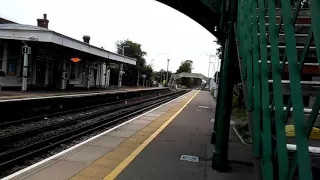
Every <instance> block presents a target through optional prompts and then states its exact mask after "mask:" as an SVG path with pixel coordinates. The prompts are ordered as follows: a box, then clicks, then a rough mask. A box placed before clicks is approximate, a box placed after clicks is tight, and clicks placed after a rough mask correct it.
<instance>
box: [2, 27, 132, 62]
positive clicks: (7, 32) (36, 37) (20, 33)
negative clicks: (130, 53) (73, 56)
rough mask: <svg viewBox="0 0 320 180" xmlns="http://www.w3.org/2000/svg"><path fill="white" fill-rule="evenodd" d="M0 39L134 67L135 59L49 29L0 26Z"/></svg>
mask: <svg viewBox="0 0 320 180" xmlns="http://www.w3.org/2000/svg"><path fill="white" fill-rule="evenodd" d="M0 39H11V40H21V41H26V42H28V41H33V42H47V43H54V44H57V45H61V46H64V47H68V48H71V49H75V50H78V51H82V52H86V53H88V54H92V55H96V56H99V57H103V58H107V59H110V60H114V61H118V62H122V63H127V64H132V65H136V59H134V58H131V57H127V56H123V55H120V54H117V53H113V52H110V51H107V50H105V49H102V48H98V47H96V46H93V45H91V44H88V43H85V42H82V41H79V40H76V39H73V38H71V37H68V36H65V35H62V34H59V33H57V32H55V31H52V30H50V29H46V28H42V27H38V26H31V25H23V24H0Z"/></svg>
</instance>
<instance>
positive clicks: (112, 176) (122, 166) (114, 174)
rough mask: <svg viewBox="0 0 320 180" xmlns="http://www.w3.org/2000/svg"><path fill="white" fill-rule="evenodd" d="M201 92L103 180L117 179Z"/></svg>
mask: <svg viewBox="0 0 320 180" xmlns="http://www.w3.org/2000/svg"><path fill="white" fill-rule="evenodd" d="M199 92H200V90H198V92H197V93H196V94H195V95H193V96H192V97H191V98H190V99H189V101H188V102H187V103H186V104H184V105H183V106H182V107H181V108H180V109H179V110H178V111H177V112H176V113H175V114H174V115H173V116H171V117H170V119H168V120H167V121H166V122H165V123H164V124H162V126H160V128H159V129H158V130H156V131H155V132H154V133H153V134H152V135H151V136H150V137H149V138H148V139H147V140H145V141H144V142H143V143H142V144H141V145H140V146H139V147H137V148H136V149H135V150H134V151H133V152H132V153H131V154H130V155H129V156H128V157H127V158H126V159H125V160H123V161H122V162H121V163H120V164H119V165H118V166H117V167H116V168H115V169H114V170H113V171H112V172H111V173H109V174H108V175H107V176H106V177H105V178H104V179H103V180H112V179H115V178H116V177H117V176H118V175H119V174H120V173H121V172H122V171H123V170H124V169H125V168H126V167H127V166H128V165H129V164H130V162H131V161H133V160H134V158H136V157H137V156H138V154H140V152H141V151H142V150H143V149H144V148H145V147H146V146H147V145H148V144H149V143H150V142H151V141H152V140H153V139H154V138H155V137H157V136H158V135H159V134H160V132H161V131H162V130H163V129H164V128H166V127H167V126H168V125H169V123H170V122H171V121H172V120H173V119H174V118H175V117H177V116H178V114H180V113H181V111H182V110H183V109H184V108H185V107H186V106H187V105H188V104H189V103H190V102H191V100H192V99H193V98H194V97H196V95H197V94H198V93H199Z"/></svg>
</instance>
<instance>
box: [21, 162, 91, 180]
mask: <svg viewBox="0 0 320 180" xmlns="http://www.w3.org/2000/svg"><path fill="white" fill-rule="evenodd" d="M86 166H87V164H86V163H79V162H72V161H64V160H61V161H58V162H57V163H55V164H53V165H51V166H49V167H47V168H45V169H43V170H41V171H38V172H37V173H36V174H33V175H31V176H29V177H27V178H26V179H25V180H66V179H69V178H70V177H72V176H73V175H74V174H76V173H77V172H78V171H80V170H81V169H83V168H85V167H86Z"/></svg>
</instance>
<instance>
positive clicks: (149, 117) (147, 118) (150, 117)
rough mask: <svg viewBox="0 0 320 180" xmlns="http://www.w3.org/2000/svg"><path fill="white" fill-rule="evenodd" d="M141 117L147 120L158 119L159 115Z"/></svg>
mask: <svg viewBox="0 0 320 180" xmlns="http://www.w3.org/2000/svg"><path fill="white" fill-rule="evenodd" d="M139 119H141V120H146V121H153V120H155V119H157V117H154V116H141V117H139Z"/></svg>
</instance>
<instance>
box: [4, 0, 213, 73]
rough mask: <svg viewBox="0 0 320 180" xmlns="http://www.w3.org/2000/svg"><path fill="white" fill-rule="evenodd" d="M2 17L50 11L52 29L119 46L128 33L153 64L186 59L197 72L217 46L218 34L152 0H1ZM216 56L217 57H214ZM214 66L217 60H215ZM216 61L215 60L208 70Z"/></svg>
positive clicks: (29, 18) (31, 20)
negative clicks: (119, 41)
mask: <svg viewBox="0 0 320 180" xmlns="http://www.w3.org/2000/svg"><path fill="white" fill-rule="evenodd" d="M0 1H1V6H0V17H2V18H5V19H8V20H12V21H15V22H18V23H21V24H30V25H37V21H36V19H37V18H42V16H43V13H47V14H48V19H49V21H50V22H49V29H51V30H54V31H56V32H59V33H61V34H64V35H67V36H70V37H72V38H75V39H78V40H81V41H82V36H83V35H90V36H91V40H90V44H92V45H95V46H98V47H102V46H103V47H104V49H107V50H109V51H113V52H115V50H116V48H115V42H116V41H117V40H124V39H130V40H132V41H135V42H138V43H140V44H141V45H142V49H143V50H144V51H146V52H147V53H148V56H147V57H146V59H147V62H148V63H151V60H152V59H154V61H152V64H153V66H154V69H155V70H160V69H162V68H163V69H166V63H167V59H170V65H169V70H171V71H174V72H175V71H176V70H177V69H178V67H179V65H180V63H181V61H183V60H192V61H193V62H194V69H193V72H196V73H202V74H203V75H205V76H207V74H208V64H209V54H215V53H216V49H217V48H218V47H217V45H216V43H214V42H213V41H215V37H214V36H213V35H212V34H210V33H209V32H208V31H207V30H206V29H204V28H203V27H202V26H201V25H199V24H198V23H197V22H195V21H193V20H192V19H190V18H189V17H187V16H186V15H184V14H182V13H180V12H178V11H176V10H175V9H172V8H171V7H168V6H166V5H164V4H162V3H159V2H157V1H154V0H90V1H88V0H27V1H26V0H0ZM212 61H213V58H212ZM215 66H217V65H216V63H215ZM212 71H213V66H212V65H211V69H210V76H211V75H212Z"/></svg>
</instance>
